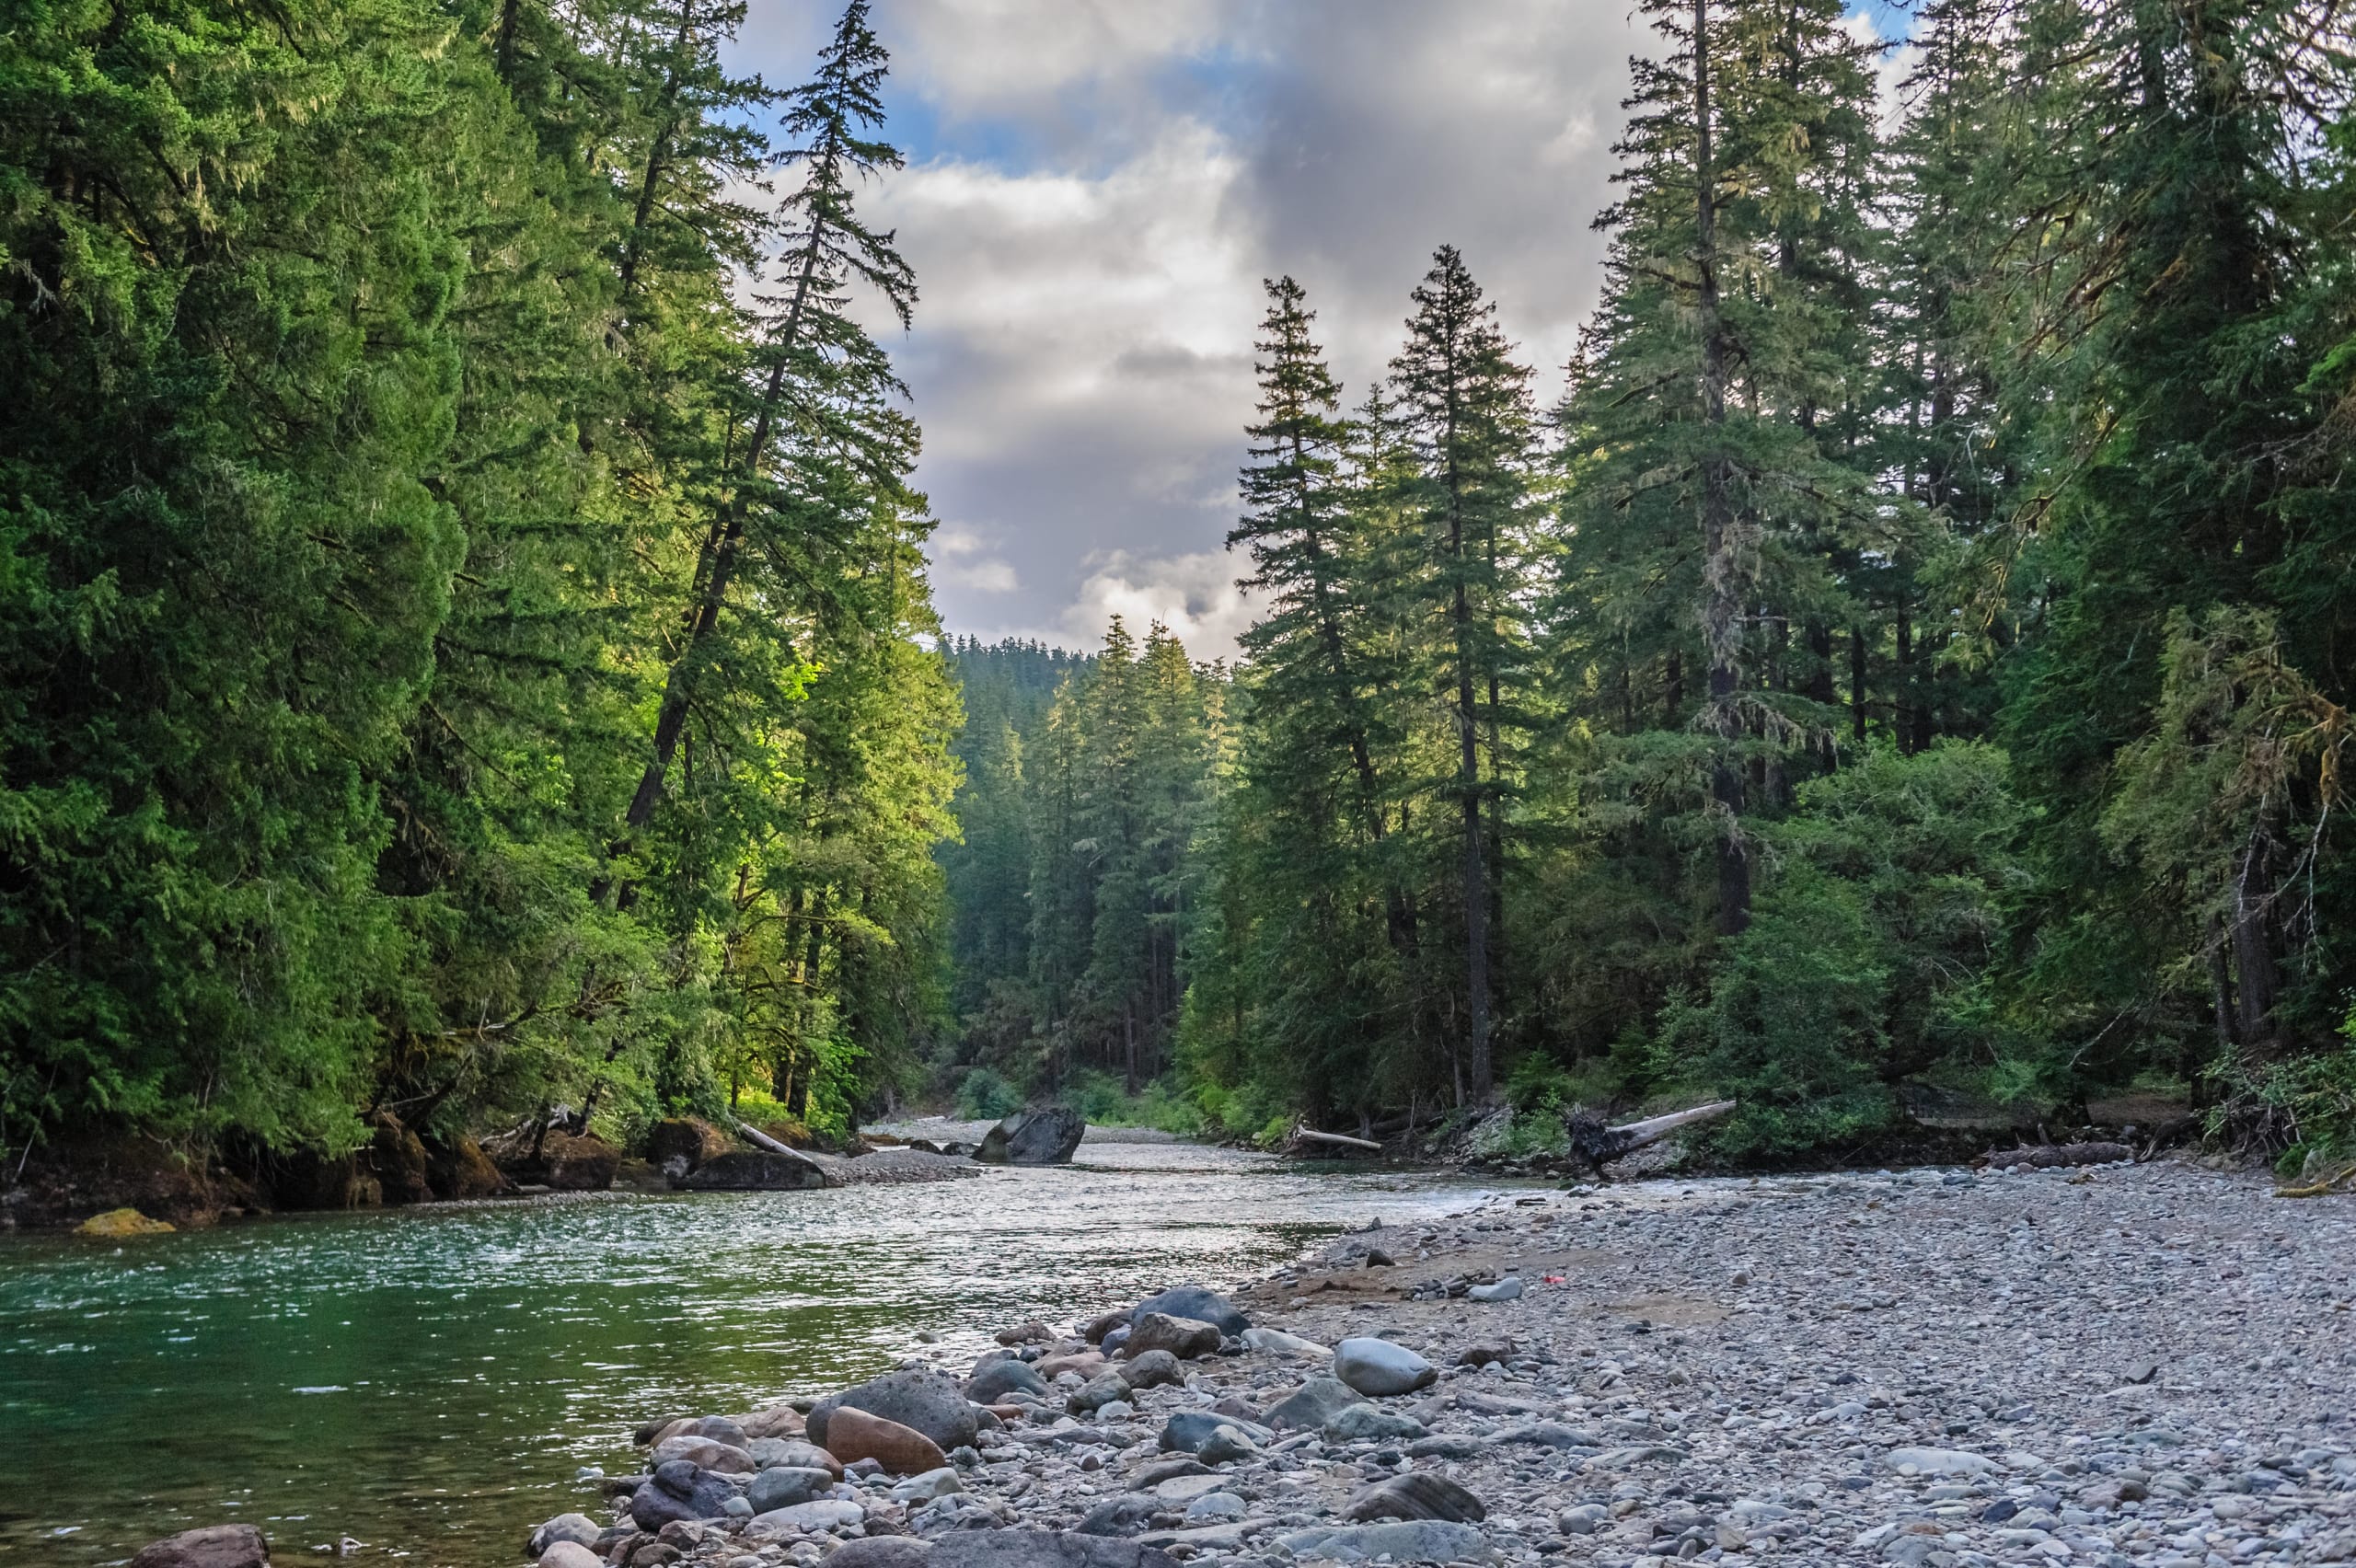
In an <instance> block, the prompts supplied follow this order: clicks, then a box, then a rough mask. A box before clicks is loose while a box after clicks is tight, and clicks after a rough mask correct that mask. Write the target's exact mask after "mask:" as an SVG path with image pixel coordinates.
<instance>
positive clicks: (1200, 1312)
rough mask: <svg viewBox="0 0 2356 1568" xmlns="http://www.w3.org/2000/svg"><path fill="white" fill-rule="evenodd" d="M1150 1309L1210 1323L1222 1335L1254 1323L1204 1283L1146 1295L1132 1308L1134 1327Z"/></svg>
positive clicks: (1235, 1331)
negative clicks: (1156, 1294)
mask: <svg viewBox="0 0 2356 1568" xmlns="http://www.w3.org/2000/svg"><path fill="white" fill-rule="evenodd" d="M1149 1312H1161V1313H1163V1314H1165V1315H1166V1316H1169V1317H1172V1318H1192V1319H1194V1320H1195V1321H1196V1322H1198V1323H1208V1324H1209V1325H1210V1326H1211V1327H1213V1328H1215V1329H1217V1330H1218V1332H1220V1333H1222V1334H1240V1333H1242V1332H1243V1331H1244V1330H1246V1329H1248V1328H1250V1327H1251V1326H1252V1320H1251V1319H1249V1318H1247V1317H1245V1316H1244V1315H1243V1314H1242V1312H1241V1311H1239V1310H1238V1309H1236V1305H1235V1303H1234V1302H1232V1301H1230V1300H1229V1299H1228V1298H1227V1297H1224V1296H1221V1295H1220V1294H1219V1293H1218V1291H1216V1290H1213V1289H1211V1288H1210V1287H1209V1286H1205V1285H1181V1286H1172V1288H1170V1289H1168V1290H1165V1291H1163V1292H1162V1293H1161V1295H1159V1296H1149V1297H1146V1298H1145V1299H1144V1300H1143V1301H1140V1302H1138V1304H1137V1305H1136V1306H1135V1307H1133V1308H1131V1309H1129V1323H1130V1325H1131V1327H1132V1329H1134V1328H1135V1326H1136V1324H1137V1323H1138V1320H1141V1319H1142V1318H1144V1317H1145V1315H1146V1314H1147V1313H1149ZM1090 1326H1091V1328H1092V1327H1094V1325H1093V1324H1091V1325H1090Z"/></svg>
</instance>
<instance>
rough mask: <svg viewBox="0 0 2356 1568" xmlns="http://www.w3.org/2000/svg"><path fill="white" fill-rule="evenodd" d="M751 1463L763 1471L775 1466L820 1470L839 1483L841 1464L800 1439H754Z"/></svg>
mask: <svg viewBox="0 0 2356 1568" xmlns="http://www.w3.org/2000/svg"><path fill="white" fill-rule="evenodd" d="M752 1454H753V1462H754V1463H755V1464H756V1465H758V1466H760V1467H761V1468H762V1469H763V1470H768V1469H769V1468H770V1467H772V1466H775V1465H790V1466H791V1467H793V1468H795V1469H797V1470H825V1471H826V1472H827V1473H828V1474H829V1475H831V1476H833V1477H834V1478H835V1479H836V1480H837V1481H840V1480H841V1479H842V1473H843V1462H842V1461H841V1460H840V1459H838V1458H835V1456H834V1455H832V1454H830V1453H828V1452H826V1449H824V1448H821V1447H818V1445H817V1444H815V1443H813V1442H810V1441H809V1440H807V1439H806V1438H802V1437H756V1438H754V1439H753V1448H752Z"/></svg>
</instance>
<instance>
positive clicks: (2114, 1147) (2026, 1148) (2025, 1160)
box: [1977, 1143, 2135, 1170]
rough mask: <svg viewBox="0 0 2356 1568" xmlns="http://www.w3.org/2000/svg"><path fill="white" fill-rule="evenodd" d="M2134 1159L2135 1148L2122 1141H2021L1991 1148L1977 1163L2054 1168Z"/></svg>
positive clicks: (2001, 1166) (2114, 1163)
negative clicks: (2044, 1142) (2021, 1142)
mask: <svg viewBox="0 0 2356 1568" xmlns="http://www.w3.org/2000/svg"><path fill="white" fill-rule="evenodd" d="M2134 1158H2135V1151H2134V1150H2133V1149H2131V1148H2130V1147H2127V1146H2126V1145H2125V1144H2123V1143H2066V1144H2024V1145H2022V1146H2021V1147H2018V1148H1992V1149H1990V1150H1989V1151H1988V1152H1987V1153H1986V1154H1983V1155H1981V1157H1980V1159H1979V1160H1978V1162H1977V1163H1979V1164H1981V1165H1992V1166H1994V1167H1995V1168H1996V1169H1997V1170H2010V1169H2011V1168H2012V1167H2014V1166H2015V1165H2026V1166H2028V1167H2030V1168H2031V1169H2033V1170H2061V1169H2064V1168H2066V1167H2069V1166H2073V1165H2116V1164H2118V1163H2119V1162H2120V1161H2122V1160H2131V1159H2134Z"/></svg>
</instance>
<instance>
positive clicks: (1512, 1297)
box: [1464, 1274, 1521, 1301]
mask: <svg viewBox="0 0 2356 1568" xmlns="http://www.w3.org/2000/svg"><path fill="white" fill-rule="evenodd" d="M1464 1294H1465V1296H1466V1297H1468V1298H1470V1299H1472V1300H1474V1301H1519V1300H1520V1299H1521V1281H1520V1280H1519V1279H1517V1278H1515V1277H1514V1276H1513V1275H1511V1274H1507V1276H1506V1277H1505V1278H1503V1279H1501V1280H1499V1281H1497V1283H1496V1284H1495V1285H1476V1286H1472V1288H1471V1289H1469V1290H1467V1291H1466V1292H1465V1293H1464Z"/></svg>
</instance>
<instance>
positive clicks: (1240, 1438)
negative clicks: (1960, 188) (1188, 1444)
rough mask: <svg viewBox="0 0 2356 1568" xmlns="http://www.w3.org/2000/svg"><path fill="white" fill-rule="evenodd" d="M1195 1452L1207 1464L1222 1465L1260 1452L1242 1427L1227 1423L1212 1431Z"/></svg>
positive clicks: (1258, 1447) (1252, 1456)
mask: <svg viewBox="0 0 2356 1568" xmlns="http://www.w3.org/2000/svg"><path fill="white" fill-rule="evenodd" d="M1259 1452H1260V1446H1259V1445H1258V1444H1257V1443H1254V1442H1253V1440H1252V1439H1251V1438H1250V1437H1249V1436H1247V1435H1245V1434H1244V1432H1243V1431H1242V1428H1240V1427H1237V1426H1232V1425H1227V1426H1221V1427H1220V1428H1218V1430H1217V1431H1216V1432H1213V1433H1212V1434H1211V1435H1210V1436H1209V1437H1208V1438H1207V1439H1206V1440H1205V1441H1204V1443H1203V1446H1202V1447H1199V1448H1197V1449H1195V1454H1196V1455H1197V1456H1198V1457H1199V1458H1201V1459H1202V1461H1203V1462H1204V1463H1205V1464H1207V1465H1223V1464H1229V1463H1231V1462H1233V1461H1234V1460H1236V1459H1248V1458H1254V1457H1256V1456H1257V1455H1258V1454H1259Z"/></svg>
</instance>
